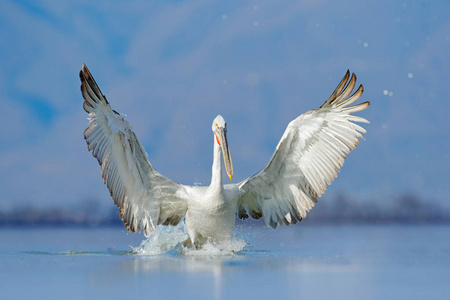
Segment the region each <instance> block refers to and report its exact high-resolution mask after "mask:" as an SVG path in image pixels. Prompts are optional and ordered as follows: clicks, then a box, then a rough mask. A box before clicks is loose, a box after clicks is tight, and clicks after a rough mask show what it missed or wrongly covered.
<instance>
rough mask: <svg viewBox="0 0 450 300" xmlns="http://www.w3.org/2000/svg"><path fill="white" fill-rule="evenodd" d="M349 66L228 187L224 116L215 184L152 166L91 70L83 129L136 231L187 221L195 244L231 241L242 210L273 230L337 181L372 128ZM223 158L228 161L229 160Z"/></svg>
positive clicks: (216, 128) (84, 74)
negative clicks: (180, 178)
mask: <svg viewBox="0 0 450 300" xmlns="http://www.w3.org/2000/svg"><path fill="white" fill-rule="evenodd" d="M349 78H350V73H349V71H347V73H346V74H345V76H344V78H343V79H342V81H341V82H340V83H339V85H338V86H337V88H336V90H335V91H334V92H333V93H332V95H331V96H330V98H329V99H328V100H327V101H326V102H325V103H324V104H323V105H322V106H321V107H320V108H318V109H316V110H310V111H308V112H306V113H304V114H303V115H301V116H299V117H298V118H296V119H295V120H293V121H292V122H290V123H289V125H288V127H287V128H286V131H285V132H284V134H283V136H282V138H281V140H280V142H279V143H278V146H277V147H276V150H275V152H274V153H273V155H272V158H271V159H270V161H269V163H268V164H267V165H266V166H265V167H264V168H263V169H262V170H261V171H260V172H258V173H257V174H255V175H254V176H251V177H250V178H247V179H246V180H244V181H242V182H240V183H237V184H226V185H224V184H223V181H222V166H223V165H224V166H225V169H226V171H227V173H228V176H229V177H230V179H231V178H232V176H233V165H232V161H231V155H230V151H229V148H228V141H227V136H226V123H225V120H224V119H223V118H222V117H221V116H220V115H219V116H217V117H216V118H215V119H214V121H213V124H212V130H213V133H214V161H213V167H212V179H211V184H210V185H209V186H208V187H198V186H186V185H181V184H177V183H175V182H173V181H171V180H170V179H167V178H166V177H164V176H162V175H161V174H160V173H158V172H157V171H156V170H155V169H154V168H153V167H152V165H151V163H150V162H149V160H148V157H147V153H146V152H145V151H144V149H143V147H142V145H141V144H140V142H139V140H138V139H137V137H136V135H135V133H134V132H133V130H132V127H131V125H130V124H129V123H128V122H127V121H126V120H125V118H124V117H123V115H121V114H119V113H117V112H116V111H114V110H112V109H111V107H110V105H109V103H108V101H107V100H106V97H105V96H104V95H103V94H102V93H101V91H100V89H99V87H98V85H97V84H96V83H95V80H94V78H93V77H92V75H91V73H90V72H89V70H88V68H87V67H86V66H85V65H84V64H83V69H82V71H80V79H81V92H82V95H83V97H84V99H85V102H84V104H83V107H84V109H85V110H86V112H88V113H89V117H90V125H89V127H88V128H87V129H86V130H85V132H84V137H85V139H86V142H87V144H88V149H89V151H92V155H93V156H94V157H95V158H97V160H98V162H99V164H100V166H101V172H102V176H103V180H104V182H105V184H106V185H107V187H108V189H109V191H110V194H111V197H112V198H113V200H114V202H115V204H116V205H117V206H118V207H119V211H120V217H121V218H122V220H123V222H124V224H125V226H126V228H127V229H128V230H129V231H132V232H137V231H139V232H140V231H141V230H143V231H144V233H145V235H146V236H148V235H150V234H151V233H152V232H153V230H155V228H156V226H157V225H159V224H163V225H169V224H172V225H176V224H178V223H179V222H180V221H181V220H182V219H183V218H185V222H186V228H187V230H188V233H189V236H190V239H191V241H192V243H193V244H194V245H196V244H200V243H202V242H204V241H206V240H210V241H213V242H214V241H218V240H224V239H229V238H230V237H231V235H232V233H233V230H234V225H235V220H236V213H237V214H238V216H239V218H242V219H247V218H248V217H249V215H250V216H252V217H253V218H255V219H259V218H261V217H262V218H263V219H264V221H265V223H266V224H267V225H269V226H271V227H272V228H274V229H275V228H276V227H277V226H278V225H282V224H285V225H289V224H295V223H297V222H298V221H301V220H302V219H303V218H305V217H306V214H307V213H308V212H309V210H310V209H311V208H312V207H313V206H314V205H315V203H317V198H318V197H320V196H321V195H322V194H323V193H324V192H325V190H326V188H327V184H328V185H329V184H331V182H332V181H333V180H334V178H336V176H337V172H338V171H340V168H341V167H342V165H343V163H344V160H345V159H346V155H345V154H346V153H347V154H348V153H350V151H351V150H353V149H354V148H355V147H356V145H357V144H358V142H359V138H362V137H363V133H365V132H366V131H365V130H364V128H362V127H361V126H359V125H357V124H355V123H354V122H363V123H368V121H367V120H366V119H364V118H361V117H358V116H354V115H352V113H355V112H359V111H362V110H364V109H366V108H367V107H369V102H364V103H361V104H357V105H354V106H351V104H353V103H354V102H355V101H356V100H358V99H359V98H360V96H361V95H362V93H363V86H362V85H360V86H359V88H358V89H357V90H356V92H355V93H354V94H353V95H351V96H350V94H351V92H352V91H353V89H354V87H355V84H356V76H355V75H354V74H352V76H351V78H350V81H349ZM222 157H223V159H224V164H222V162H221V160H222Z"/></svg>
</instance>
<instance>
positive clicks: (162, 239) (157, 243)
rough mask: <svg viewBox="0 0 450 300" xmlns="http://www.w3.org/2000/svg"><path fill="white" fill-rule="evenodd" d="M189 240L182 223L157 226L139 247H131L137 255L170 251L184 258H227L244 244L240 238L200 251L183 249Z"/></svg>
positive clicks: (204, 246) (209, 245)
mask: <svg viewBox="0 0 450 300" xmlns="http://www.w3.org/2000/svg"><path fill="white" fill-rule="evenodd" d="M188 238H189V235H188V234H187V231H186V227H185V225H184V221H182V222H180V224H178V225H177V226H158V227H157V228H156V230H155V231H154V232H153V233H152V234H151V235H150V236H149V237H148V239H146V240H143V241H142V242H141V245H140V246H139V247H132V249H133V252H134V253H136V254H138V255H160V254H164V253H167V252H170V251H174V252H176V253H178V254H182V255H185V256H203V257H205V256H229V255H235V254H236V253H238V252H239V251H242V250H243V249H244V247H245V246H246V242H245V240H244V239H242V238H237V237H233V238H232V239H231V240H229V241H223V242H219V243H210V242H207V243H206V244H204V245H203V246H202V247H201V248H200V249H191V248H190V247H185V246H184V242H185V241H186V240H187V239H188Z"/></svg>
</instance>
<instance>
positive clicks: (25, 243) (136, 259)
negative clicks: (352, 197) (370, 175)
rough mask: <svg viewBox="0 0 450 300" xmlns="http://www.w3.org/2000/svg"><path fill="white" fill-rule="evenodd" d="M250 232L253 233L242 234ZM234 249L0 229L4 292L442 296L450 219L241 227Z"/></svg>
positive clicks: (92, 233)
mask: <svg viewBox="0 0 450 300" xmlns="http://www.w3.org/2000/svg"><path fill="white" fill-rule="evenodd" d="M248 232H250V233H248ZM237 235H238V236H240V237H239V238H241V239H244V240H245V241H246V243H247V245H246V246H245V247H244V249H243V250H242V251H240V252H238V253H236V254H227V255H216V254H211V255H208V254H206V255H202V256H191V255H185V254H184V253H182V252H180V251H177V250H173V251H169V252H167V253H165V254H160V255H152V256H150V255H138V254H136V253H135V252H134V251H133V249H132V248H131V247H138V246H139V245H140V243H141V241H142V240H143V239H144V237H143V236H142V235H137V234H130V233H128V232H126V230H124V229H122V228H116V227H113V228H99V229H97V228H59V229H55V228H18V229H17V228H16V229H14V228H1V229H0V240H1V244H0V286H1V289H0V294H1V295H2V296H1V298H2V299H29V298H30V299H43V298H46V299H106V298H108V299H120V298H121V299H175V298H178V299H181V298H183V299H448V294H449V292H450V285H449V283H450V279H449V278H450V226H448V225H346V226H333V225H311V224H300V226H295V227H290V228H289V227H288V228H280V229H278V230H277V231H273V230H271V229H267V228H264V227H251V228H249V227H244V228H240V229H239V230H238V234H237Z"/></svg>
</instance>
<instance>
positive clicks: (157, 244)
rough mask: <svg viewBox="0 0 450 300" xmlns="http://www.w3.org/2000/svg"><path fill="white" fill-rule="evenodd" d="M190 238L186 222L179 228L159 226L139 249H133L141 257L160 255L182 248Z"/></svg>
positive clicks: (179, 225)
mask: <svg viewBox="0 0 450 300" xmlns="http://www.w3.org/2000/svg"><path fill="white" fill-rule="evenodd" d="M188 238H189V235H188V234H187V231H186V228H185V226H184V221H183V222H180V224H178V226H158V227H156V230H155V231H154V232H153V233H152V234H151V235H150V236H149V237H148V239H146V240H143V241H142V242H141V245H140V246H139V247H131V248H132V249H133V251H134V252H135V253H136V254H140V255H158V254H164V253H167V252H169V251H172V250H176V249H177V248H179V246H182V244H183V243H184V241H185V240H186V239H188Z"/></svg>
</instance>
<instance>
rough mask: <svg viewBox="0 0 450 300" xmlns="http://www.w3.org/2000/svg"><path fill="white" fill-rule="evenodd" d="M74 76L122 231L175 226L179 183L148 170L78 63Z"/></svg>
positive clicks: (182, 203)
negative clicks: (76, 78)
mask: <svg viewBox="0 0 450 300" xmlns="http://www.w3.org/2000/svg"><path fill="white" fill-rule="evenodd" d="M80 79H81V93H82V95H83V98H84V99H85V101H84V104H83V108H84V110H85V111H86V112H87V113H89V120H90V125H89V127H88V128H87V129H86V130H85V132H84V137H85V139H86V142H87V144H88V149H89V151H92V155H93V156H94V157H95V158H97V160H98V162H99V164H100V166H101V172H102V177H103V180H104V182H105V184H106V185H107V187H108V189H109V192H110V194H111V196H112V198H113V199H114V202H115V204H116V205H117V206H118V207H119V210H120V217H121V218H122V220H123V222H124V224H125V226H126V227H127V229H128V230H130V231H132V232H137V231H139V232H140V231H141V230H144V233H145V235H146V236H148V235H149V234H150V233H151V232H152V231H153V230H154V229H155V228H156V226H157V225H158V224H165V225H168V224H173V225H176V224H178V222H179V221H180V220H181V219H182V218H183V217H184V214H185V212H186V209H187V204H186V200H185V190H184V188H183V186H182V185H179V184H176V183H174V182H173V181H171V180H169V179H167V178H165V177H164V176H162V175H161V174H159V173H158V172H157V171H156V170H155V169H153V167H152V165H151V164H150V162H149V161H148V158H147V153H146V152H145V151H144V149H143V147H142V145H141V143H140V142H139V140H138V139H137V137H136V135H135V133H134V132H133V130H132V127H131V125H130V124H129V123H128V122H127V121H126V120H125V118H124V117H123V116H122V115H121V114H119V113H117V112H116V111H114V110H112V109H111V107H110V105H109V103H108V101H107V100H106V97H105V96H104V95H103V94H102V92H101V91H100V89H99V87H98V86H97V84H96V83H95V80H94V78H93V77H92V75H91V73H90V72H89V70H88V68H87V67H86V66H85V65H84V64H83V69H82V71H80Z"/></svg>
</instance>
